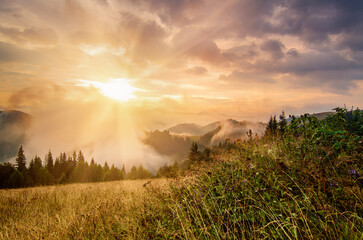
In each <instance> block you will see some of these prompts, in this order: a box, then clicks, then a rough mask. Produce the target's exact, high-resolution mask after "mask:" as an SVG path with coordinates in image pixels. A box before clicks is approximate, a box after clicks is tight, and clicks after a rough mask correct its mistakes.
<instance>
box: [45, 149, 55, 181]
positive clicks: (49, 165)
mask: <svg viewBox="0 0 363 240" xmlns="http://www.w3.org/2000/svg"><path fill="white" fill-rule="evenodd" d="M45 167H46V168H47V170H48V172H49V173H50V174H52V175H53V170H54V163H53V156H52V153H51V151H50V150H49V152H48V154H47V156H46V157H45Z"/></svg>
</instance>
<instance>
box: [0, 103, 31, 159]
mask: <svg viewBox="0 0 363 240" xmlns="http://www.w3.org/2000/svg"><path fill="white" fill-rule="evenodd" d="M31 120H32V117H31V115H29V114H27V113H24V112H21V111H17V110H3V111H0V136H1V137H0V163H1V162H3V161H5V160H7V159H9V158H11V157H15V156H16V153H17V151H18V148H19V146H20V145H21V144H23V143H24V140H25V133H26V131H27V129H28V128H29V127H30V124H31Z"/></svg>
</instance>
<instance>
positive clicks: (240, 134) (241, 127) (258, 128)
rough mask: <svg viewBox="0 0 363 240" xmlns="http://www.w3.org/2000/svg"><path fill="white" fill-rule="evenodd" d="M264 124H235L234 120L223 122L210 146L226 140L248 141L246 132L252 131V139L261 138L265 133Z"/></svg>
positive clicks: (243, 122)
mask: <svg viewBox="0 0 363 240" xmlns="http://www.w3.org/2000/svg"><path fill="white" fill-rule="evenodd" d="M265 129H266V124H264V123H261V122H248V121H242V122H236V121H234V120H231V119H229V120H225V121H223V122H222V123H221V129H220V131H219V132H218V133H217V134H215V135H214V136H213V138H212V140H211V144H217V143H219V142H221V141H224V140H225V139H226V138H231V139H232V140H236V139H241V140H247V139H248V135H247V133H248V131H249V130H251V131H252V137H253V138H254V137H256V136H257V137H262V136H263V135H264V133H265Z"/></svg>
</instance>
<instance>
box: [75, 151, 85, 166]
mask: <svg viewBox="0 0 363 240" xmlns="http://www.w3.org/2000/svg"><path fill="white" fill-rule="evenodd" d="M77 162H78V164H79V165H82V164H84V163H85V161H84V156H83V153H82V151H79V152H78V157H77Z"/></svg>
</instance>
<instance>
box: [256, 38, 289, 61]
mask: <svg viewBox="0 0 363 240" xmlns="http://www.w3.org/2000/svg"><path fill="white" fill-rule="evenodd" d="M283 49H285V46H284V44H283V43H282V42H281V41H279V40H267V41H265V42H264V43H263V44H262V45H261V50H263V51H265V52H267V53H269V54H270V56H271V58H272V59H273V60H279V59H281V58H282V57H283V56H284V53H283V51H282V50H283Z"/></svg>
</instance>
